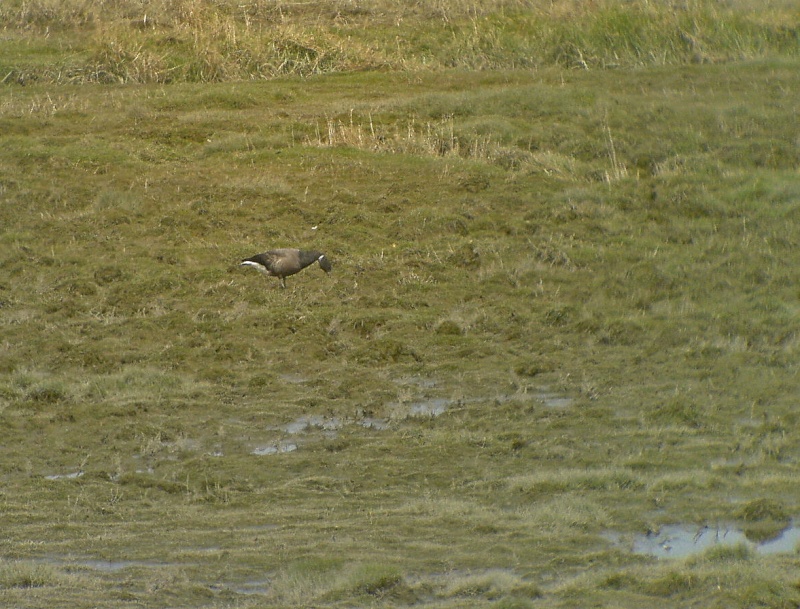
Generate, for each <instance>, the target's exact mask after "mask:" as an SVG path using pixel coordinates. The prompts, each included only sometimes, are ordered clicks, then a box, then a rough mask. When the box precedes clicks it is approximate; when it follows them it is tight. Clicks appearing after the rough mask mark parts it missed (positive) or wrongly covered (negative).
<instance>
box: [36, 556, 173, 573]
mask: <svg viewBox="0 0 800 609" xmlns="http://www.w3.org/2000/svg"><path fill="white" fill-rule="evenodd" d="M32 560H34V561H35V562H38V563H42V564H46V565H54V566H57V567H78V568H84V569H91V570H92V571H100V572H102V573H116V572H117V571H123V570H125V569H133V568H139V569H142V568H144V569H163V568H164V567H174V566H185V565H179V563H164V562H157V561H154V560H103V559H99V558H85V557H84V558H80V557H69V556H64V557H62V556H43V557H41V558H34V559H32Z"/></svg>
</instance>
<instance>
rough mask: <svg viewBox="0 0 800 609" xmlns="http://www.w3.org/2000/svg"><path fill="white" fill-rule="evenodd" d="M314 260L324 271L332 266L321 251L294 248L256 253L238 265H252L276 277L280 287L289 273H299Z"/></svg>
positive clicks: (283, 285) (284, 284) (265, 273)
mask: <svg viewBox="0 0 800 609" xmlns="http://www.w3.org/2000/svg"><path fill="white" fill-rule="evenodd" d="M315 262H319V266H320V267H321V268H322V270H323V271H325V272H326V273H330V272H331V269H332V268H333V267H332V266H331V261H330V260H328V258H327V257H326V256H325V254H323V253H322V252H318V251H316V250H314V251H305V250H298V249H294V248H282V249H277V250H270V251H268V252H264V253H263V254H256V255H255V256H251V257H250V258H245V259H244V260H242V261H241V262H240V263H239V266H252V267H253V268H255V269H256V270H258V271H259V272H261V273H263V274H264V275H266V276H267V277H278V278H279V279H280V280H281V287H282V288H285V287H286V278H287V277H288V276H289V275H294V274H295V273H299V272H300V271H302V270H303V269H304V268H306V267H307V266H310V265H312V264H314V263H315Z"/></svg>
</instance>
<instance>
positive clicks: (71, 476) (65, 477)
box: [44, 472, 83, 480]
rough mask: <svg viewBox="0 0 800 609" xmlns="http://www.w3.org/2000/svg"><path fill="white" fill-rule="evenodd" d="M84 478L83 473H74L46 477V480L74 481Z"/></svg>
mask: <svg viewBox="0 0 800 609" xmlns="http://www.w3.org/2000/svg"><path fill="white" fill-rule="evenodd" d="M81 476H83V472H72V473H71V474H51V475H49V476H45V477H44V479H45V480H74V479H75V478H80V477H81Z"/></svg>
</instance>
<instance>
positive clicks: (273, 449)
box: [250, 442, 297, 457]
mask: <svg viewBox="0 0 800 609" xmlns="http://www.w3.org/2000/svg"><path fill="white" fill-rule="evenodd" d="M296 450H297V444H295V443H294V442H276V443H275V444H267V445H266V446H257V447H256V448H254V449H253V450H251V451H250V454H251V455H257V456H259V457H263V456H264V455H278V454H283V453H293V452H294V451H296Z"/></svg>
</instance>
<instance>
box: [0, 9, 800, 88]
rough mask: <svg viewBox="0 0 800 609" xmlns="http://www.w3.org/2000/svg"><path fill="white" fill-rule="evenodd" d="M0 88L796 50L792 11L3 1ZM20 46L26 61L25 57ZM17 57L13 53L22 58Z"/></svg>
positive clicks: (586, 63)
mask: <svg viewBox="0 0 800 609" xmlns="http://www.w3.org/2000/svg"><path fill="white" fill-rule="evenodd" d="M0 21H2V22H3V23H5V24H6V30H7V31H8V32H9V33H10V34H9V35H8V36H7V37H6V38H5V39H4V40H3V41H2V42H0V50H2V49H3V48H4V47H5V52H3V53H0V56H5V57H6V58H5V60H0V79H1V80H2V82H4V83H13V82H30V81H45V82H72V83H75V82H102V83H114V82H139V83H142V82H159V83H169V82H182V81H190V82H215V81H230V80H247V79H265V78H272V77H275V76H278V75H286V74H294V75H303V76H308V75H312V74H322V73H328V72H342V71H353V70H376V69H389V70H420V69H442V68H448V67H458V68H470V69H498V68H536V67H541V66H548V65H558V66H563V67H568V68H583V69H594V68H608V67H630V66H643V65H663V64H680V63H704V62H719V61H728V60H735V59H742V58H754V57H764V56H769V55H775V54H791V55H796V54H797V53H798V46H800V45H798V11H797V10H796V9H793V8H791V6H790V5H787V6H785V7H780V6H779V7H775V8H771V9H769V10H758V7H756V6H755V5H752V6H751V7H749V8H742V7H741V6H737V7H736V8H726V7H725V6H720V5H719V4H718V3H716V2H712V1H711V0H697V1H695V2H691V3H687V4H682V3H681V4H675V3H671V2H656V3H650V2H648V3H628V2H620V1H616V0H606V1H603V2H596V3H591V4H588V5H587V4H585V3H576V2H572V1H569V0H563V1H561V2H554V3H548V4H546V5H542V4H541V3H538V2H531V1H528V2H524V1H516V2H513V1H512V2H504V3H494V2H489V1H488V0H474V1H472V2H461V1H458V0H449V1H445V0H438V1H437V0H426V1H425V2H419V3H414V4H413V5H411V6H406V5H405V3H400V4H392V3H388V2H386V0H373V1H372V2H361V3H359V4H358V5H357V6H354V5H353V4H352V3H350V2H344V1H341V2H333V3H327V2H319V3H315V2H310V3H285V2H281V1H275V0H253V1H251V2H247V3H239V2H233V1H232V0H220V1H217V2H213V3H212V2H201V1H199V0H155V1H154V2H149V3H143V2H139V1H137V0H122V1H120V2H106V1H103V0H95V1H92V2H84V1H82V0H66V1H64V2H57V1H53V0H32V1H25V2H23V1H22V0H17V1H16V2H10V3H4V5H3V7H0ZM32 50H34V51H35V52H34V53H31V52H30V51H32ZM26 51H27V52H26Z"/></svg>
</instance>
